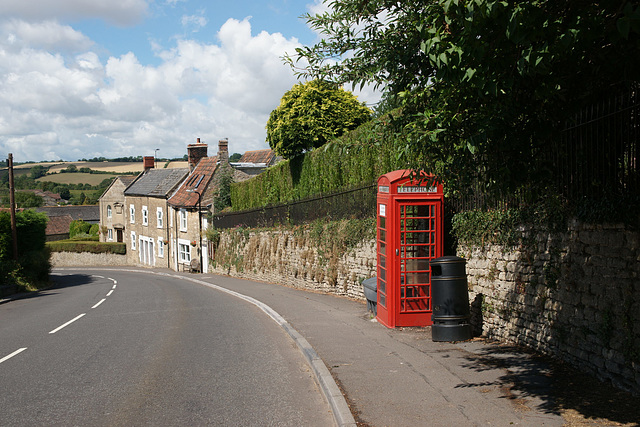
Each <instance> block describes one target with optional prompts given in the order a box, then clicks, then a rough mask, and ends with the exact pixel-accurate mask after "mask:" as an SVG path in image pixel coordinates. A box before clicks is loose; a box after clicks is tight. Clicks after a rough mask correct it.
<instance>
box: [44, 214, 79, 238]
mask: <svg viewBox="0 0 640 427" xmlns="http://www.w3.org/2000/svg"><path fill="white" fill-rule="evenodd" d="M71 221H73V218H71V215H60V216H52V217H49V221H48V222H47V229H46V231H45V234H46V235H47V236H53V235H58V234H68V233H69V226H70V225H71Z"/></svg>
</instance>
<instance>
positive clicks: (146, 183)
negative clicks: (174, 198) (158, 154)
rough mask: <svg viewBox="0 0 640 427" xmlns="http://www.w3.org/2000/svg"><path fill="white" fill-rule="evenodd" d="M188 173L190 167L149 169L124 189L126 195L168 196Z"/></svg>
mask: <svg viewBox="0 0 640 427" xmlns="http://www.w3.org/2000/svg"><path fill="white" fill-rule="evenodd" d="M188 173H189V169H188V168H179V169H149V170H148V171H146V172H143V173H142V174H141V175H139V176H138V178H137V179H136V180H135V181H134V182H133V183H132V184H131V185H129V186H128V187H127V188H126V190H124V195H125V196H150V197H168V196H169V194H170V193H171V192H172V191H173V189H174V188H176V186H177V185H178V184H180V182H181V181H182V180H183V179H184V177H185V176H187V174H188Z"/></svg>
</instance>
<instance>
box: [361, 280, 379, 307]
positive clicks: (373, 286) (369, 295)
mask: <svg viewBox="0 0 640 427" xmlns="http://www.w3.org/2000/svg"><path fill="white" fill-rule="evenodd" d="M377 286H378V278H377V277H375V276H374V277H370V278H369V279H365V280H363V281H362V288H363V289H364V297H365V298H366V299H367V310H369V311H370V312H372V313H373V315H374V316H376V315H377V314H378V287H377Z"/></svg>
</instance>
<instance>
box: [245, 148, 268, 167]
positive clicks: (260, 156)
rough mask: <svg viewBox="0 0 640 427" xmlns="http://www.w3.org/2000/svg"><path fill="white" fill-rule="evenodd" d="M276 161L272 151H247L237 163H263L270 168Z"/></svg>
mask: <svg viewBox="0 0 640 427" xmlns="http://www.w3.org/2000/svg"><path fill="white" fill-rule="evenodd" d="M275 159H276V154H275V153H274V152H273V150H269V149H267V150H254V151H247V152H246V153H244V154H243V155H242V157H240V160H238V163H264V164H266V165H267V166H270V165H271V164H272V163H273V162H274V161H275Z"/></svg>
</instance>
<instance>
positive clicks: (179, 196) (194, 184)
mask: <svg viewBox="0 0 640 427" xmlns="http://www.w3.org/2000/svg"><path fill="white" fill-rule="evenodd" d="M217 166H218V158H217V157H215V156H214V157H203V158H202V159H200V161H199V162H198V164H197V165H196V167H195V168H194V169H193V171H192V172H191V173H190V174H189V176H188V177H187V178H186V179H185V180H184V181H183V182H182V184H181V185H180V187H179V188H178V190H176V192H175V193H174V194H173V195H172V196H171V198H169V204H170V205H171V206H176V207H178V206H179V207H196V206H197V205H198V193H200V195H201V200H200V204H201V205H204V204H205V203H204V192H205V190H206V189H207V187H208V186H209V182H211V178H213V175H214V173H215V171H216V168H217ZM191 190H196V191H198V193H196V192H195V191H191Z"/></svg>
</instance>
